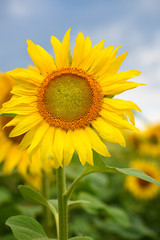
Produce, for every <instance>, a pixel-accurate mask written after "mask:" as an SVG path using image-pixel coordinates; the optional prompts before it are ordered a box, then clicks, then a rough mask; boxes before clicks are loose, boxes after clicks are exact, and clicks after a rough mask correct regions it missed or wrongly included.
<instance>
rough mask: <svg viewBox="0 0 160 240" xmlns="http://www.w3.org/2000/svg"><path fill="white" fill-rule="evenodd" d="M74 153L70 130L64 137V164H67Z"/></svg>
mask: <svg viewBox="0 0 160 240" xmlns="http://www.w3.org/2000/svg"><path fill="white" fill-rule="evenodd" d="M73 153H74V148H73V143H72V133H71V130H68V132H67V133H66V135H65V139H64V164H65V166H68V164H69V163H70V161H71V159H72V156H73Z"/></svg>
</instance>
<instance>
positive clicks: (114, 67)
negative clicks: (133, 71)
mask: <svg viewBox="0 0 160 240" xmlns="http://www.w3.org/2000/svg"><path fill="white" fill-rule="evenodd" d="M127 55H128V52H125V53H123V54H121V55H120V56H118V57H117V58H115V60H114V61H113V63H112V64H111V66H110V67H109V68H108V69H107V72H106V75H113V74H115V73H117V72H118V70H119V68H120V66H121V64H122V62H123V61H124V59H125V58H126V56H127Z"/></svg>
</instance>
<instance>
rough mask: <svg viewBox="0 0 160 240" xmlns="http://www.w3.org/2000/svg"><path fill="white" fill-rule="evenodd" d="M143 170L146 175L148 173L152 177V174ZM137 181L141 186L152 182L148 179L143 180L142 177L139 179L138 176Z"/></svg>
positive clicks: (145, 186)
mask: <svg viewBox="0 0 160 240" xmlns="http://www.w3.org/2000/svg"><path fill="white" fill-rule="evenodd" d="M143 171H144V170H143ZM144 172H145V173H146V174H147V175H149V176H150V177H153V178H154V176H152V175H151V173H150V172H147V171H144ZM137 181H138V184H139V185H140V187H141V188H147V187H148V186H149V185H151V184H152V183H150V182H148V181H145V180H143V179H140V178H137Z"/></svg>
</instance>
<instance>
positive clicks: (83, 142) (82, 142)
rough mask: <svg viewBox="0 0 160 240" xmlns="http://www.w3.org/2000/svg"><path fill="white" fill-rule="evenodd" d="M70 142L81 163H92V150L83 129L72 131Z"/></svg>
mask: <svg viewBox="0 0 160 240" xmlns="http://www.w3.org/2000/svg"><path fill="white" fill-rule="evenodd" d="M72 142H73V144H74V149H75V150H76V152H77V153H78V156H79V159H80V162H81V163H82V165H84V164H85V163H86V162H88V163H89V164H91V165H93V152H92V149H91V143H90V140H89V137H88V135H87V134H86V132H85V131H84V130H83V129H80V130H74V131H72Z"/></svg>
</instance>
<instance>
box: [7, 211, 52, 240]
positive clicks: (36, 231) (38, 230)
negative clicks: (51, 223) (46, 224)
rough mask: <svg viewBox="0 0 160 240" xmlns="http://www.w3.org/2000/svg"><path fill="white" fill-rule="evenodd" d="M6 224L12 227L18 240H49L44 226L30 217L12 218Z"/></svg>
mask: <svg viewBox="0 0 160 240" xmlns="http://www.w3.org/2000/svg"><path fill="white" fill-rule="evenodd" d="M6 224H7V225H8V226H10V227H11V229H12V231H13V234H14V236H15V238H16V239H18V240H47V239H48V238H47V235H46V234H45V232H44V230H43V228H42V226H41V225H40V224H39V223H38V222H37V221H36V220H35V219H33V218H31V217H28V216H20V215H19V216H14V217H10V218H9V219H8V220H7V222H6Z"/></svg>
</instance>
